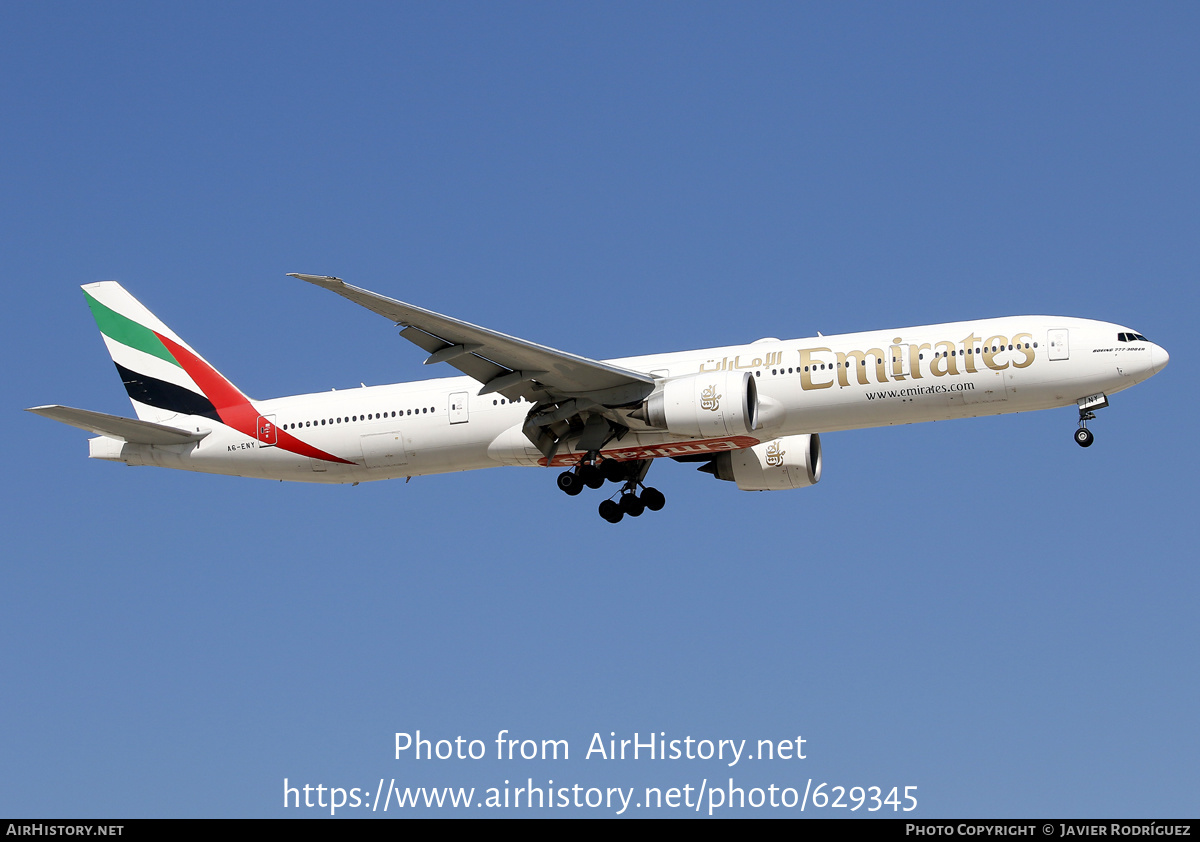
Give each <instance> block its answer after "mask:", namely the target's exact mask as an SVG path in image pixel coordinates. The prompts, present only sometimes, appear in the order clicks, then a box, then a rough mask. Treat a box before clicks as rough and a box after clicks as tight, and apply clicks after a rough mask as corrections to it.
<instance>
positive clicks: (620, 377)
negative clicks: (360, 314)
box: [289, 273, 654, 407]
mask: <svg viewBox="0 0 1200 842" xmlns="http://www.w3.org/2000/svg"><path fill="white" fill-rule="evenodd" d="M289 276H290V277H293V278H299V279H300V280H302V281H307V282H308V283H310V284H315V285H316V286H319V287H324V288H325V289H327V290H330V291H332V292H336V293H337V294H338V295H340V296H342V297H343V298H348V299H350V300H351V301H353V302H354V303H355V304H359V305H361V306H363V307H366V308H367V309H368V310H371V311H372V312H375V313H378V314H379V315H381V316H384V317H386V318H389V319H391V320H392V321H393V322H395V323H396V324H397V325H400V326H402V327H403V328H404V329H403V330H401V331H400V335H401V336H403V337H404V338H405V339H407V340H409V341H410V342H412V343H413V344H415V345H417V346H419V347H420V348H422V349H423V350H425V351H427V352H429V357H428V358H427V359H426V360H425V362H426V364H429V363H436V362H447V363H449V364H450V365H452V366H454V367H455V368H457V369H458V370H459V371H461V372H462V373H463V374H466V375H468V376H470V377H473V378H475V379H476V380H478V381H479V382H480V383H482V384H483V388H482V389H480V390H479V394H481V395H485V394H490V393H492V392H498V393H500V394H501V395H504V396H505V397H506V398H508V399H510V400H516V399H517V398H525V399H526V400H528V401H530V402H533V403H545V402H554V403H559V402H562V401H566V400H569V399H577V400H578V401H579V402H580V403H579V405H580V406H583V405H598V406H600V407H615V406H626V405H630V404H633V403H636V402H638V401H641V400H642V399H643V398H645V397H646V396H647V395H648V394H650V392H651V391H652V390H653V388H654V378H653V377H651V376H650V375H648V374H644V373H642V372H639V371H632V370H630V369H625V368H621V367H619V366H614V365H609V364H608V363H603V362H599V361H598V360H591V359H588V358H587V357H578V356H575V355H574V354H568V353H566V352H565V351H557V350H555V349H554V348H547V347H546V346H545V345H538V344H536V343H534V342H527V341H525V340H524V339H518V338H516V337H514V336H508V335H506V334H503V333H499V332H497V331H494V330H489V329H488V328H484V327H479V326H477V325H473V324H469V323H468V322H464V321H461V320H459V319H454V318H451V317H450V316H443V315H441V314H439V313H434V312H433V311H431V310H425V309H423V308H421V307H416V306H414V305H412V304H405V303H404V302H403V301H396V300H395V299H393V298H388V297H386V296H383V295H378V294H377V293H374V292H369V291H367V290H365V289H360V288H358V287H356V286H351V285H350V284H348V283H346V282H345V281H343V280H342V279H341V278H334V277H330V276H327V275H301V274H297V273H289Z"/></svg>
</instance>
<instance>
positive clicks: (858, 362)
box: [837, 348, 887, 386]
mask: <svg viewBox="0 0 1200 842" xmlns="http://www.w3.org/2000/svg"><path fill="white" fill-rule="evenodd" d="M868 357H869V358H870V360H871V361H870V363H868V362H867V358H868ZM837 359H838V383H839V384H841V385H842V386H849V385H850V383H849V382H848V381H849V377H850V375H849V370H850V369H851V368H853V369H855V370H856V371H857V372H858V385H860V386H866V385H867V369H868V368H870V369H874V371H875V377H876V378H877V379H878V380H879V382H880V383H886V382H887V374H886V373H885V372H884V369H883V351H881V350H879V349H878V348H868V349H867V350H866V351H848V352H847V353H845V354H843V353H842V352H840V351H839V352H838V355H837ZM848 362H849V363H850V365H846V363H848Z"/></svg>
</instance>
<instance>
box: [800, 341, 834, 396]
mask: <svg viewBox="0 0 1200 842" xmlns="http://www.w3.org/2000/svg"><path fill="white" fill-rule="evenodd" d="M820 352H824V353H826V354H832V353H833V349H832V348H805V349H803V350H801V351H800V388H802V389H805V390H810V389H828V388H829V387H830V386H832V385H833V381H832V380H830V381H828V382H827V383H817V382H815V381H814V380H813V378H812V376H813V374H814V373H815V372H816V370H817V366H818V365H821V361H820V360H816V359H813V354H816V353H820ZM822 379H824V377H822Z"/></svg>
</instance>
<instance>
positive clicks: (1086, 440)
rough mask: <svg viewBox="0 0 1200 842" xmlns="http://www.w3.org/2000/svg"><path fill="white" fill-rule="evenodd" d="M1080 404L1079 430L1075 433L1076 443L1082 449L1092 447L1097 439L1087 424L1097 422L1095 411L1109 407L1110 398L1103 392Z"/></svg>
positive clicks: (1085, 399) (1084, 399)
mask: <svg viewBox="0 0 1200 842" xmlns="http://www.w3.org/2000/svg"><path fill="white" fill-rule="evenodd" d="M1078 404H1079V429H1077V430H1076V431H1075V443H1076V444H1077V445H1079V446H1080V447H1091V446H1092V442H1093V441H1095V440H1096V437H1095V436H1094V435H1092V431H1091V430H1089V429H1088V428H1087V422H1089V421H1095V420H1096V413H1095V412H1094V411H1093V410H1096V409H1104V407H1106V406H1108V396H1107V395H1105V394H1104V393H1103V392H1101V393H1100V394H1098V395H1090V396H1089V397H1086V398H1083V399H1081V400H1080V401H1078Z"/></svg>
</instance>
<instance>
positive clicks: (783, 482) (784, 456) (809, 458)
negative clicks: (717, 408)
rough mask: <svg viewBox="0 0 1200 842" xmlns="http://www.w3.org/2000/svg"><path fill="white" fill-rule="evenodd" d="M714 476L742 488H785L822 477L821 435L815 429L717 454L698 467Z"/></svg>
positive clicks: (812, 483) (804, 483) (758, 489)
mask: <svg viewBox="0 0 1200 842" xmlns="http://www.w3.org/2000/svg"><path fill="white" fill-rule="evenodd" d="M700 470H702V471H707V472H708V473H711V474H713V475H714V476H716V478H717V479H723V480H729V481H730V482H736V483H737V486H738V488H740V489H741V490H742V491H784V490H787V489H789V488H805V487H807V486H810V485H816V484H817V483H818V482H820V480H821V437H820V436H819V435H817V434H816V433H813V434H812V435H801V436H783V437H782V438H778V439H775V440H774V441H768V442H763V443H762V444H756V445H755V446H754V447H744V448H742V449H741V450H730V451H727V452H725V453H721V454H719V455H718V456H717V457H716V458H715V459H713V461H712V462H710V463H709V464H708V465H706V466H705V467H703V468H701V469H700Z"/></svg>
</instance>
